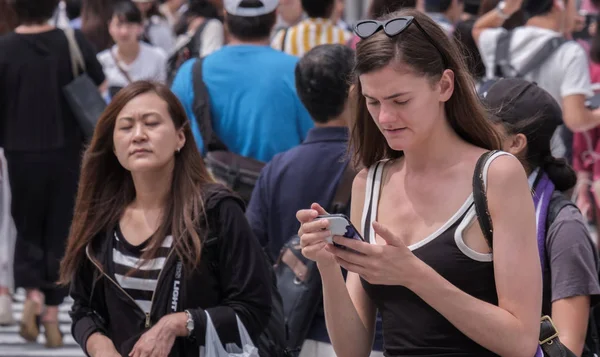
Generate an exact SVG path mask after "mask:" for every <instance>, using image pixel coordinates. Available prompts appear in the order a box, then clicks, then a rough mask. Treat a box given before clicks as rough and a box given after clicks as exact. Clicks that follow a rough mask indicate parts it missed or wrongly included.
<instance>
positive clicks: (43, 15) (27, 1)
mask: <svg viewBox="0 0 600 357" xmlns="http://www.w3.org/2000/svg"><path fill="white" fill-rule="evenodd" d="M8 3H9V5H12V8H13V10H14V11H15V14H16V16H17V18H18V19H19V23H20V24H25V25H31V24H42V23H45V22H46V21H48V20H49V19H50V18H52V16H54V11H55V10H56V7H57V6H58V3H59V0H8Z"/></svg>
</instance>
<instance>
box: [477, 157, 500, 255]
mask: <svg viewBox="0 0 600 357" xmlns="http://www.w3.org/2000/svg"><path fill="white" fill-rule="evenodd" d="M497 152H498V150H492V151H488V152H486V153H485V154H483V155H481V157H479V160H477V164H476V165H475V172H474V173H473V200H474V202H475V212H476V213H477V221H478V222H479V227H481V232H483V237H484V238H485V240H486V242H487V243H488V246H489V247H490V249H492V248H493V239H494V227H493V225H492V217H491V216H490V211H489V209H488V202H487V194H486V187H485V182H484V175H485V172H484V169H485V164H486V163H487V162H488V160H489V159H490V158H491V157H492V156H493V155H494V154H496V153H497Z"/></svg>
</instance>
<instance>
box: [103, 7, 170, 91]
mask: <svg viewBox="0 0 600 357" xmlns="http://www.w3.org/2000/svg"><path fill="white" fill-rule="evenodd" d="M108 31H109V32H110V35H111V36H112V38H113V40H114V42H115V45H114V46H112V47H111V48H109V49H106V50H104V51H102V52H100V53H98V55H97V57H98V61H100V63H101V64H102V68H103V70H104V74H105V75H106V79H107V82H108V98H112V97H114V96H115V94H116V93H117V92H118V91H119V90H121V89H122V88H123V87H125V86H127V85H129V84H131V83H132V82H135V81H139V80H153V81H157V82H162V83H164V82H165V81H166V80H167V55H166V53H165V52H164V51H163V50H162V49H161V48H158V47H155V46H151V45H149V44H147V43H144V42H142V41H140V40H139V36H140V34H141V33H142V31H143V25H142V13H141V12H140V10H139V9H138V8H137V7H136V6H135V4H134V3H133V2H132V1H131V0H120V1H119V2H118V3H116V4H115V5H114V7H113V11H112V17H111V19H110V22H109V23H108Z"/></svg>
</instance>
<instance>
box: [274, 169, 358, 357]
mask: <svg viewBox="0 0 600 357" xmlns="http://www.w3.org/2000/svg"><path fill="white" fill-rule="evenodd" d="M355 176H356V171H355V170H354V168H353V166H352V164H351V163H348V165H347V166H346V169H345V170H344V173H343V174H342V178H341V180H340V182H339V183H338V186H337V188H336V192H335V196H334V199H333V202H332V205H331V207H330V210H329V213H332V214H333V213H345V211H346V209H347V208H348V206H349V203H350V196H351V194H352V182H353V181H354V177H355ZM275 274H276V275H277V289H278V290H279V293H280V295H281V298H282V300H283V314H284V316H285V326H286V340H287V347H288V350H289V351H292V353H295V354H296V355H297V353H298V352H299V351H300V349H301V348H302V344H303V343H304V340H305V339H306V336H307V335H308V333H309V330H310V327H311V325H312V322H313V319H314V318H315V316H316V314H317V312H318V311H319V309H320V308H321V302H322V299H323V293H322V290H321V276H320V275H319V269H318V268H317V263H315V262H314V261H312V260H310V259H307V258H305V257H304V256H303V255H302V247H301V246H300V237H298V236H297V235H295V236H293V237H292V238H291V239H290V240H289V241H288V242H287V243H286V244H285V245H284V246H283V248H282V249H281V253H280V255H279V259H278V260H277V263H276V264H275Z"/></svg>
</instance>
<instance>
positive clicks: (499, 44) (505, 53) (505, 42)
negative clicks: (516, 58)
mask: <svg viewBox="0 0 600 357" xmlns="http://www.w3.org/2000/svg"><path fill="white" fill-rule="evenodd" d="M512 36H513V31H506V32H502V33H501V34H500V36H498V39H497V40H496V55H495V58H494V76H496V77H498V78H503V77H514V76H513V75H512V73H513V72H515V69H514V68H513V66H512V65H511V64H510V42H511V39H512Z"/></svg>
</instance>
